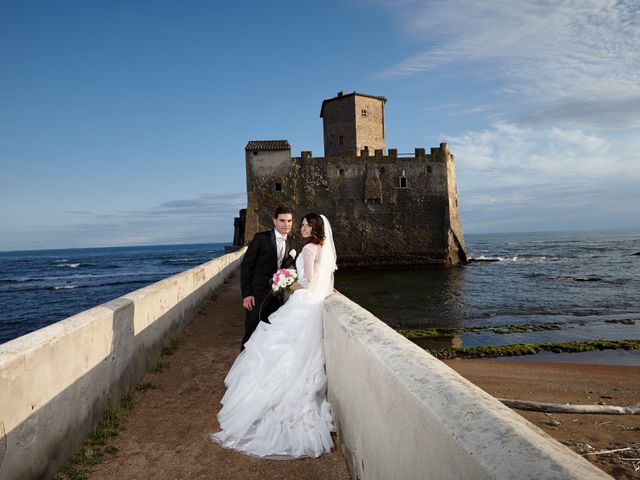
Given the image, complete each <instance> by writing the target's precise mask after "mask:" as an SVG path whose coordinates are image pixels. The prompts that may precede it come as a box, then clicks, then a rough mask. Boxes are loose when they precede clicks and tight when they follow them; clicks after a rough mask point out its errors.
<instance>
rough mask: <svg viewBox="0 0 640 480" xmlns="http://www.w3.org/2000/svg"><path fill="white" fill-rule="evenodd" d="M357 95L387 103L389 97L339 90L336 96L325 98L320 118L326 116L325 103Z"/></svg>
mask: <svg viewBox="0 0 640 480" xmlns="http://www.w3.org/2000/svg"><path fill="white" fill-rule="evenodd" d="M355 95H358V96H359V97H367V98H377V99H378V100H382V102H383V103H387V97H379V96H377V95H367V94H366V93H358V92H351V93H345V92H338V94H337V95H336V96H335V97H333V98H325V99H324V100H323V101H322V107H320V118H324V105H325V103H329V102H333V101H334V100H338V99H342V98H346V97H353V96H355Z"/></svg>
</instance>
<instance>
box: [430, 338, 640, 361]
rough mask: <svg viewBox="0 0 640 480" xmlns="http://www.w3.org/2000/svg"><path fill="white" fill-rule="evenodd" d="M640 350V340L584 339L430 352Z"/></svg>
mask: <svg viewBox="0 0 640 480" xmlns="http://www.w3.org/2000/svg"><path fill="white" fill-rule="evenodd" d="M618 348H622V349H624V350H640V340H637V339H627V340H582V341H575V342H557V343H538V344H535V343H515V344H512V345H484V346H481V347H458V348H445V349H441V350H434V351H431V352H430V353H431V354H432V355H434V356H435V357H437V358H455V357H460V358H495V357H510V356H515V355H532V354H534V353H539V352H542V351H545V352H554V353H576V352H589V351H593V350H615V349H618Z"/></svg>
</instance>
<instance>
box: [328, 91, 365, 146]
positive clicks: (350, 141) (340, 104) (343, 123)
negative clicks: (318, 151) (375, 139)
mask: <svg viewBox="0 0 640 480" xmlns="http://www.w3.org/2000/svg"><path fill="white" fill-rule="evenodd" d="M355 114H356V107H355V96H354V95H350V96H348V97H345V98H343V99H341V100H340V101H332V102H327V103H325V104H323V112H322V116H323V118H322V121H323V125H324V151H325V155H327V156H335V157H341V156H346V155H355V153H356V152H357V147H356V129H355Z"/></svg>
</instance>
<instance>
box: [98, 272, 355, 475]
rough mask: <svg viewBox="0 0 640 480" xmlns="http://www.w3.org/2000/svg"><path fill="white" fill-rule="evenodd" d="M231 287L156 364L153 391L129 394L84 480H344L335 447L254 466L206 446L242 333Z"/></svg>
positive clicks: (236, 291) (234, 282)
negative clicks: (113, 432) (117, 428)
mask: <svg viewBox="0 0 640 480" xmlns="http://www.w3.org/2000/svg"><path fill="white" fill-rule="evenodd" d="M239 283H240V281H239V274H235V275H233V276H232V277H231V278H229V280H228V281H227V282H225V285H224V287H223V288H222V290H220V291H219V292H218V293H217V297H216V298H215V299H214V298H212V299H211V300H209V302H208V303H207V304H206V306H205V307H204V309H203V310H202V311H201V312H200V313H198V314H197V315H196V317H195V318H194V320H193V321H192V322H191V324H190V325H189V326H188V327H187V328H186V329H185V331H184V332H183V334H182V336H181V339H180V343H179V345H178V348H177V349H176V351H175V352H174V353H173V355H171V356H166V357H163V360H165V361H167V362H168V367H167V368H166V369H165V370H164V371H163V372H161V373H148V374H147V375H146V376H145V378H144V380H150V381H151V382H152V383H153V385H154V387H155V388H151V389H148V390H146V391H144V392H136V393H135V402H136V403H135V407H134V408H133V410H132V411H131V413H130V414H129V415H128V417H127V419H126V421H125V424H124V429H123V431H122V433H121V434H120V435H119V436H118V437H116V438H115V441H114V442H113V444H114V445H115V446H116V447H117V448H118V452H117V453H115V454H113V455H108V456H107V457H106V459H105V461H104V462H103V463H101V464H100V465H98V466H96V468H95V470H94V472H93V473H92V474H91V476H90V478H91V479H92V480H99V479H119V480H122V479H153V480H165V479H167V480H169V479H171V480H174V479H190V480H194V479H238V478H242V479H247V480H250V479H305V480H311V479H336V480H343V479H344V480H347V479H349V474H348V472H347V468H346V465H345V463H344V460H343V458H342V455H341V454H340V451H339V448H336V449H334V450H333V451H332V452H331V453H329V454H326V455H323V456H321V457H319V458H317V459H303V460H288V461H283V460H260V459H257V458H252V457H248V456H245V455H241V454H239V453H236V452H233V451H231V450H226V449H224V448H222V447H220V446H218V445H216V444H213V443H212V442H210V441H209V439H208V436H209V434H211V433H212V432H215V431H217V430H218V422H217V419H216V413H217V412H218V409H219V402H220V399H221V398H222V395H223V394H224V391H225V388H224V383H223V382H224V377H225V376H226V374H227V371H228V370H229V368H230V367H231V364H232V363H233V361H234V359H235V357H236V356H237V354H238V352H239V347H240V340H241V339H242V334H243V329H244V313H243V309H242V303H241V299H240V286H239ZM334 441H337V438H335V437H334Z"/></svg>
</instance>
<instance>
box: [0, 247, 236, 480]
mask: <svg viewBox="0 0 640 480" xmlns="http://www.w3.org/2000/svg"><path fill="white" fill-rule="evenodd" d="M244 251H245V249H242V250H240V251H238V252H234V253H231V254H228V255H224V256H223V257H220V258H217V259H214V260H212V261H210V262H207V263H204V264H202V265H200V266H198V267H195V268H192V269H190V270H187V271H185V272H182V273H179V274H177V275H174V276H172V277H169V278H166V279H164V280H162V281H160V282H157V283H154V284H153V285H150V286H148V287H145V288H142V289H140V290H136V291H134V292H132V293H130V294H128V295H125V296H123V297H119V298H117V299H115V300H112V301H110V302H107V303H104V304H102V305H100V306H98V307H95V308H91V309H89V310H85V311H84V312H82V313H79V314H77V315H74V316H72V317H69V318H67V319H65V320H62V321H60V322H58V323H55V324H53V325H50V326H48V327H45V328H42V329H40V330H37V331H35V332H32V333H30V334H27V335H24V336H23V337H20V338H17V339H15V340H12V341H10V342H7V343H5V344H3V345H0V449H1V448H2V446H3V441H2V440H3V438H2V432H3V429H4V431H5V432H6V452H4V461H3V460H2V458H3V455H2V453H3V452H2V451H1V450H0V462H2V463H1V464H0V479H1V480H14V479H21V480H28V479H40V478H51V477H52V476H53V475H54V474H55V473H56V471H57V470H58V468H59V467H60V466H61V465H62V464H64V462H65V461H66V460H67V458H68V457H69V456H70V455H71V454H73V453H74V452H75V451H76V450H77V449H78V448H79V447H80V445H81V444H82V442H83V440H84V438H85V436H86V435H87V433H88V432H89V431H90V430H91V429H92V428H93V427H94V426H95V425H96V424H97V423H98V422H99V421H100V419H101V417H102V414H103V412H104V410H105V408H106V407H107V406H108V404H109V402H111V401H113V400H115V399H117V398H118V397H119V396H120V395H121V394H122V393H123V392H124V391H126V390H127V389H128V388H129V387H131V386H132V385H134V384H135V383H137V382H138V380H139V379H140V378H141V377H142V375H143V374H144V373H145V371H146V370H148V369H149V368H151V367H152V366H153V365H154V364H155V363H156V362H157V360H158V359H159V357H160V352H161V349H162V346H163V343H164V342H166V340H167V337H168V336H169V335H171V334H174V333H178V332H179V331H181V330H182V329H183V328H184V327H185V326H186V325H187V324H188V323H189V322H190V321H191V319H192V318H193V315H194V314H195V313H196V312H197V310H198V309H199V308H200V307H201V306H202V304H203V303H204V302H205V301H206V300H207V298H208V297H209V296H210V295H211V293H212V292H213V291H214V290H215V289H216V288H217V287H219V286H220V285H221V284H222V283H223V282H224V280H225V278H226V277H228V276H229V275H230V274H231V273H233V271H235V270H236V269H237V268H238V267H239V266H240V261H241V259H242V256H243V255H244ZM211 334H212V335H214V334H215V332H211Z"/></svg>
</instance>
